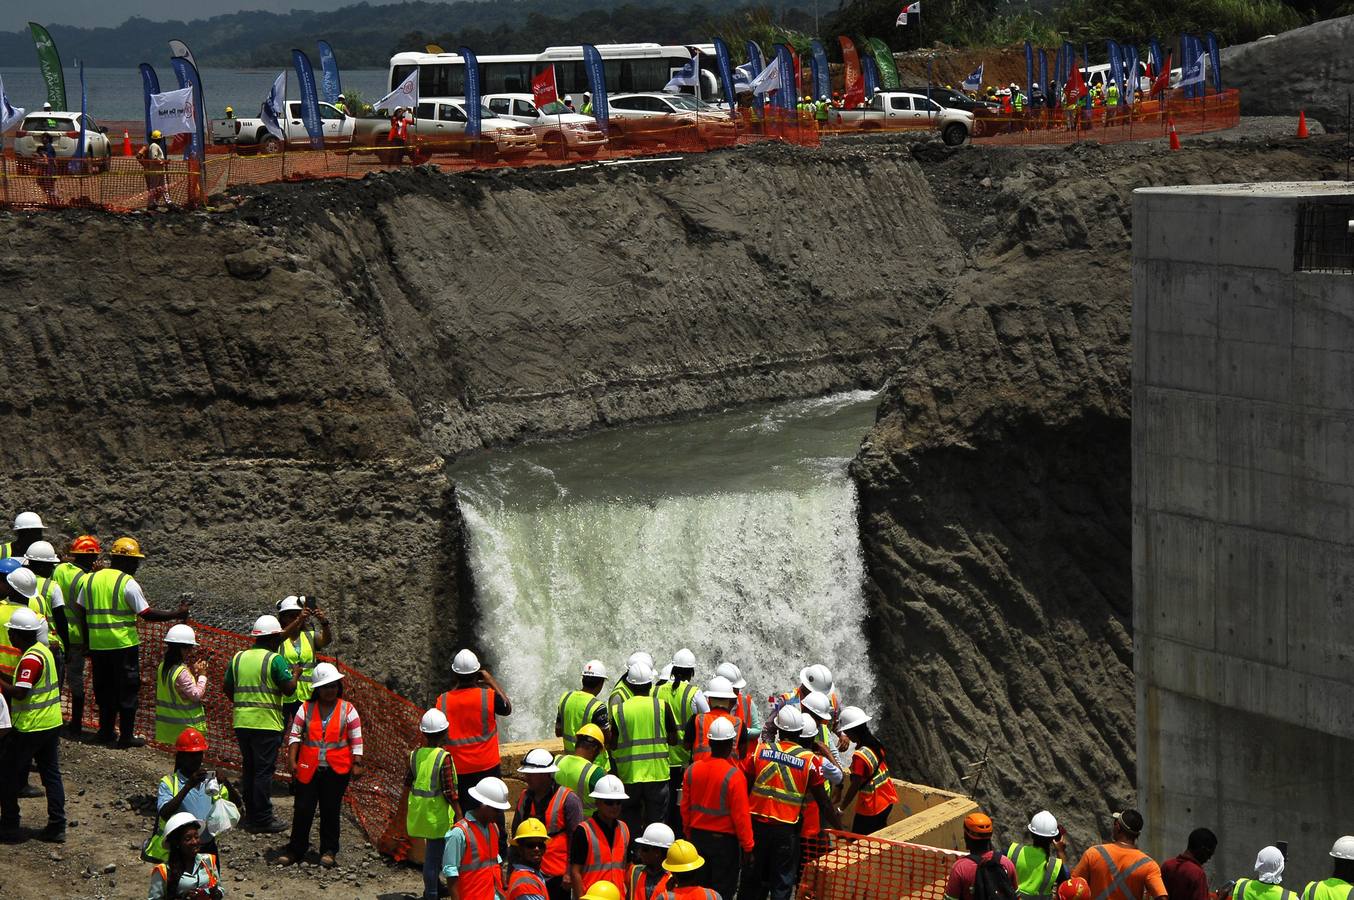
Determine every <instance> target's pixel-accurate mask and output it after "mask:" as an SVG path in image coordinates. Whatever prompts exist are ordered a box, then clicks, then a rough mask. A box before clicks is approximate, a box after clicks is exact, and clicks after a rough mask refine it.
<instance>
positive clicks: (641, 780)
mask: <svg viewBox="0 0 1354 900" xmlns="http://www.w3.org/2000/svg"><path fill="white" fill-rule="evenodd" d="M625 680H626V683H627V684H629V686H630V689H631V690H633V691H634V692H635V696H633V697H631V698H630V699H629V700H626V701H625V702H624V703H622V704H621V705H620V706H619V707H618V708H617V709H616V714H615V716H613V717H612V720H613V721H612V723H613V725H614V726H615V729H616V730H615V736H614V737H613V738H612V743H611V758H612V759H613V760H614V761H615V763H616V773H617V774H618V775H619V776H620V779H621V782H622V783H623V784H624V785H625V793H626V795H627V799H626V801H625V806H624V808H623V809H622V811H621V815H622V817H623V818H624V819H625V824H626V825H627V826H629V828H630V831H631V832H632V833H634V834H641V833H643V831H644V829H645V828H646V827H648V826H649V825H652V824H653V823H654V822H661V821H663V819H664V817H665V816H666V815H667V810H668V748H669V747H671V746H673V745H674V744H676V743H677V720H676V719H675V718H674V717H673V715H672V709H671V708H670V707H669V706H668V705H667V703H665V702H664V701H663V699H662V698H661V697H660V696H658V694H657V693H656V692H654V690H653V682H654V671H653V669H651V668H649V667H648V666H646V665H644V663H643V662H637V663H635V664H634V665H632V666H631V667H630V669H629V670H628V671H627V672H626V674H625Z"/></svg>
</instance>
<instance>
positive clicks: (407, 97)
mask: <svg viewBox="0 0 1354 900" xmlns="http://www.w3.org/2000/svg"><path fill="white" fill-rule="evenodd" d="M284 74H285V73H284ZM401 106H403V107H405V108H407V109H411V110H412V109H415V108H416V107H417V106H418V69H414V71H412V72H410V73H409V74H408V76H406V77H405V79H404V80H403V81H401V82H400V84H399V87H397V88H395V90H393V91H391V92H390V93H389V94H386V95H385V96H384V97H382V98H381V99H380V100H377V101H376V102H375V103H373V104H372V107H371V108H372V109H384V110H387V111H390V112H394V111H395V110H396V109H398V108H399V107H401Z"/></svg>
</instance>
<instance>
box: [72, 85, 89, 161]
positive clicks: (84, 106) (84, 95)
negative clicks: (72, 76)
mask: <svg viewBox="0 0 1354 900" xmlns="http://www.w3.org/2000/svg"><path fill="white" fill-rule="evenodd" d="M75 64H76V65H77V66H79V67H80V137H79V143H77V144H76V145H75V158H76V159H84V158H85V113H86V112H87V111H88V106H89V91H87V90H86V89H85V61H84V60H83V59H80V60H76V63H75ZM77 171H78V169H77Z"/></svg>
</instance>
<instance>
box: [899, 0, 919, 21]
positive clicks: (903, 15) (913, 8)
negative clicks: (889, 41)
mask: <svg viewBox="0 0 1354 900" xmlns="http://www.w3.org/2000/svg"><path fill="white" fill-rule="evenodd" d="M908 13H916V14H917V15H921V0H917V2H915V3H909V4H908V5H907V6H904V7H903V11H902V12H900V13H898V24H899V25H906V24H907V16H908Z"/></svg>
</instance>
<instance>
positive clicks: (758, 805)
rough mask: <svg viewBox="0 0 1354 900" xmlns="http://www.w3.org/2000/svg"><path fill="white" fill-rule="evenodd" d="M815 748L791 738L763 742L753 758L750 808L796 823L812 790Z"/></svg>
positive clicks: (754, 812)
mask: <svg viewBox="0 0 1354 900" xmlns="http://www.w3.org/2000/svg"><path fill="white" fill-rule="evenodd" d="M812 764H813V751H812V750H808V749H806V748H804V747H801V746H799V745H798V744H792V743H790V742H789V741H778V742H777V743H775V744H762V745H760V746H759V747H758V748H757V754H756V756H755V757H754V759H753V778H752V790H751V791H750V792H749V795H748V810H749V811H750V812H751V813H752V815H754V816H760V817H761V818H763V819H770V820H773V821H776V822H785V823H787V824H789V825H794V824H795V823H796V822H798V821H799V816H800V810H801V808H802V807H803V806H804V801H805V797H807V796H808V793H809V773H810V771H811V767H812Z"/></svg>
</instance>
